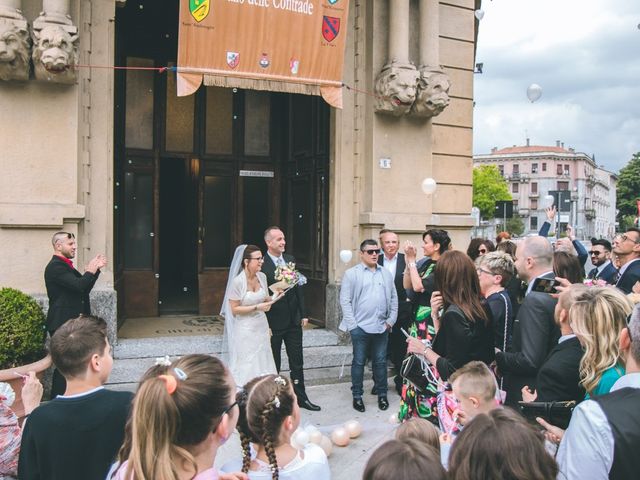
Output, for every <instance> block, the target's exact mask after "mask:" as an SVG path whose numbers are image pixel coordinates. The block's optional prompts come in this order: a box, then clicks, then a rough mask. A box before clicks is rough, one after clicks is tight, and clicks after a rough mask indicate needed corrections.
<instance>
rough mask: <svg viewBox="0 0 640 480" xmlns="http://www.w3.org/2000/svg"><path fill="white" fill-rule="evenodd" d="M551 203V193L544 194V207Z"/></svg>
mask: <svg viewBox="0 0 640 480" xmlns="http://www.w3.org/2000/svg"><path fill="white" fill-rule="evenodd" d="M551 205H553V195H545V196H544V205H543V207H544V208H547V207H550V206H551Z"/></svg>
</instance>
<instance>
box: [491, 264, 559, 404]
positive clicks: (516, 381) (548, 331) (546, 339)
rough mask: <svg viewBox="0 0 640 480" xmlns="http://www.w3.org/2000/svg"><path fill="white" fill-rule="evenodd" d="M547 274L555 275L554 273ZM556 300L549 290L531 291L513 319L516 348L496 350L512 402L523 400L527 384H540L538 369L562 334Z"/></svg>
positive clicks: (509, 400) (530, 385) (508, 398)
mask: <svg viewBox="0 0 640 480" xmlns="http://www.w3.org/2000/svg"><path fill="white" fill-rule="evenodd" d="M544 278H553V274H550V275H548V276H545V277H544ZM556 303H557V301H556V299H555V298H552V297H551V295H549V294H547V293H541V292H531V293H529V294H528V295H527V296H526V297H525V298H524V301H523V302H522V305H520V308H519V310H518V315H517V316H516V319H515V321H514V323H513V351H511V352H498V353H497V354H496V362H497V364H498V368H499V369H500V372H501V373H502V374H503V375H504V378H505V388H506V390H507V402H506V403H507V404H509V405H517V402H518V401H520V400H522V391H521V390H522V387H524V386H525V385H529V387H530V388H531V389H535V388H536V376H537V374H538V370H539V369H540V367H541V366H542V364H543V363H544V361H545V359H546V358H547V356H548V355H549V352H550V351H551V349H553V347H554V346H555V345H556V343H557V341H558V338H560V331H559V329H558V327H557V325H556V324H555V321H554V319H553V313H554V309H555V306H556Z"/></svg>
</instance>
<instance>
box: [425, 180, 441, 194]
mask: <svg viewBox="0 0 640 480" xmlns="http://www.w3.org/2000/svg"><path fill="white" fill-rule="evenodd" d="M436 188H438V184H437V183H436V181H435V180H434V179H433V178H425V179H424V180H423V181H422V191H423V192H424V193H426V194H427V195H431V194H432V193H433V192H435V191H436Z"/></svg>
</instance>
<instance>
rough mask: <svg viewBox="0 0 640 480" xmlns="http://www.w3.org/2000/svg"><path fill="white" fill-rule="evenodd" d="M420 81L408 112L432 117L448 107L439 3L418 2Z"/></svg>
mask: <svg viewBox="0 0 640 480" xmlns="http://www.w3.org/2000/svg"><path fill="white" fill-rule="evenodd" d="M418 70H419V72H420V78H419V80H418V92H417V98H416V101H415V102H414V104H413V106H412V107H411V113H412V114H414V115H416V116H418V117H427V118H430V117H434V116H436V115H439V114H440V113H441V112H442V111H443V110H444V109H445V108H446V107H447V105H449V87H450V86H451V82H450V80H449V77H448V75H446V74H445V73H444V71H443V70H442V67H441V66H440V2H439V1H438V0H420V67H419V69H418Z"/></svg>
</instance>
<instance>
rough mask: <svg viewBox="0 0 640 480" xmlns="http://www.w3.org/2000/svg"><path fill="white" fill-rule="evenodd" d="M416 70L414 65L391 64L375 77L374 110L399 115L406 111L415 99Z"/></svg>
mask: <svg viewBox="0 0 640 480" xmlns="http://www.w3.org/2000/svg"><path fill="white" fill-rule="evenodd" d="M418 75H419V74H418V72H417V70H416V69H415V67H413V66H412V65H411V66H409V65H408V66H396V65H391V66H389V67H387V68H385V69H384V70H382V71H381V72H380V73H379V74H378V78H377V79H376V88H375V90H376V95H377V96H378V99H377V102H376V111H378V112H386V113H391V114H392V115H396V116H400V115H403V114H405V113H407V112H408V111H409V110H410V108H411V105H413V102H414V101H415V99H416V82H417V80H418Z"/></svg>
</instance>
